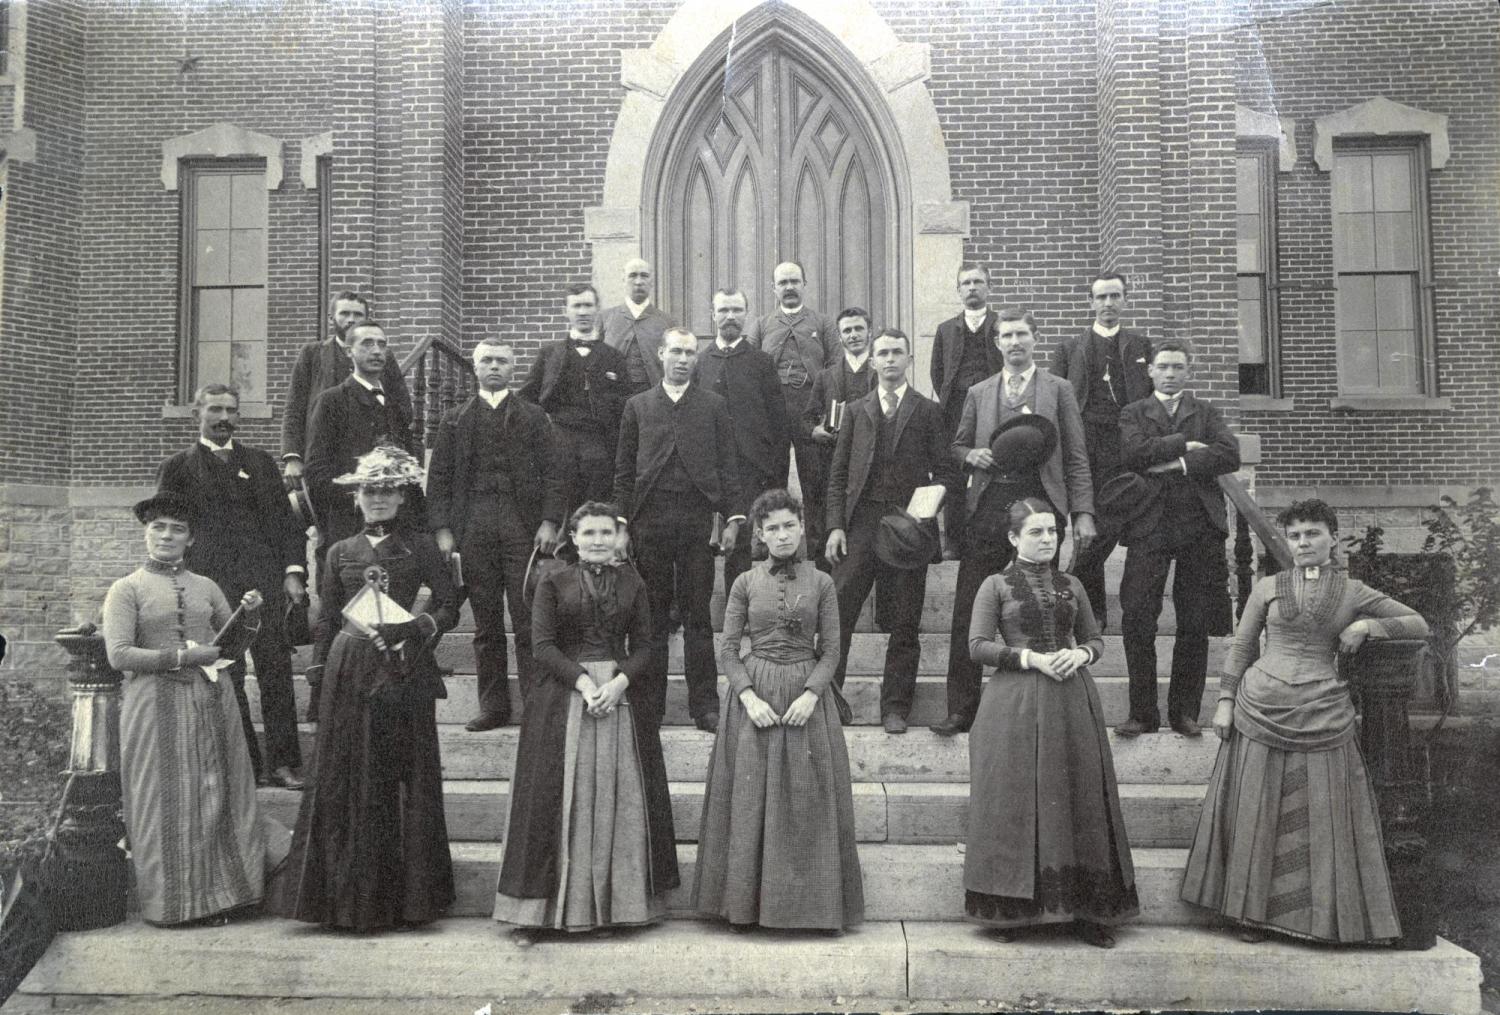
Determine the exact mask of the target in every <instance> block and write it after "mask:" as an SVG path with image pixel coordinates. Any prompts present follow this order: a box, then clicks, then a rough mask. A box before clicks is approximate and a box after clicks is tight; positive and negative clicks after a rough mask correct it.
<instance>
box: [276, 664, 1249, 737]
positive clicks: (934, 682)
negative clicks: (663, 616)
mask: <svg viewBox="0 0 1500 1015" xmlns="http://www.w3.org/2000/svg"><path fill="white" fill-rule="evenodd" d="M444 683H445V684H446V685H447V688H448V697H446V698H440V699H438V702H437V719H438V722H439V723H440V724H462V723H465V722H468V721H469V719H470V718H472V717H473V716H474V714H475V713H476V712H477V711H478V700H479V699H478V690H477V687H476V685H477V683H478V678H476V677H475V676H474V675H473V674H465V673H455V674H453V675H451V676H449V677H448V678H446V680H445V681H444ZM728 686H729V684H728V680H727V679H726V678H724V677H720V678H719V696H720V699H721V700H722V699H723V698H724V696H726V695H727V694H728V693H729V692H728ZM1094 686H1095V688H1096V689H1097V690H1098V692H1099V702H1100V704H1101V705H1102V706H1103V709H1104V721H1105V722H1106V723H1107V724H1109V725H1110V726H1114V725H1117V724H1119V723H1121V722H1124V721H1125V719H1126V718H1127V717H1128V716H1129V714H1130V687H1129V681H1128V680H1127V679H1126V678H1125V677H1124V676H1110V677H1104V676H1099V677H1095V678H1094ZM1167 687H1168V684H1167V680H1166V678H1164V677H1162V678H1158V679H1157V691H1156V697H1157V708H1158V709H1160V711H1161V714H1162V715H1163V716H1165V715H1166V714H1167ZM293 691H294V693H295V695H296V698H297V715H298V716H299V717H301V718H305V717H306V716H307V697H308V688H307V683H306V682H305V681H304V680H303V678H302V677H300V676H298V677H296V678H294V684H293ZM246 693H247V695H248V697H249V699H250V714H251V716H252V717H253V718H255V719H256V720H257V721H259V720H260V717H261V716H260V685H259V684H258V683H257V682H256V680H255V678H254V677H253V676H252V677H250V678H249V680H248V681H247V686H246ZM1218 694H1219V689H1218V686H1217V683H1216V681H1213V680H1210V681H1209V682H1208V683H1207V684H1206V685H1205V687H1204V690H1203V702H1202V705H1201V711H1200V713H1199V714H1200V715H1201V716H1202V717H1204V721H1205V722H1206V721H1207V717H1208V716H1211V715H1212V714H1213V707H1214V702H1215V700H1216V699H1217V698H1218ZM844 699H845V700H846V701H847V702H848V703H849V708H850V709H851V711H852V712H853V713H854V721H853V723H852V724H851V725H853V726H872V725H879V723H880V677H878V676H871V675H867V674H850V675H849V676H848V677H847V678H846V679H845V681H844ZM510 702H511V716H512V718H513V719H515V720H516V721H517V722H519V721H520V718H521V715H522V714H523V711H524V709H523V708H522V704H521V693H520V682H519V679H518V678H517V677H514V676H512V677H511V678H510ZM947 714H948V689H947V680H946V678H945V677H944V676H941V675H938V674H926V675H922V676H918V677H917V685H916V689H915V691H914V692H913V694H912V707H911V713H910V715H909V716H908V721H909V722H910V723H911V724H912V725H913V726H930V725H931V724H932V723H935V722H938V721H939V720H941V719H943V718H944V717H945V716H947ZM665 721H666V725H669V726H686V725H690V724H691V723H692V718H691V717H690V716H689V714H688V695H687V681H686V679H685V678H684V677H683V676H682V675H681V674H674V675H672V676H669V677H668V678H667V713H666V717H665Z"/></svg>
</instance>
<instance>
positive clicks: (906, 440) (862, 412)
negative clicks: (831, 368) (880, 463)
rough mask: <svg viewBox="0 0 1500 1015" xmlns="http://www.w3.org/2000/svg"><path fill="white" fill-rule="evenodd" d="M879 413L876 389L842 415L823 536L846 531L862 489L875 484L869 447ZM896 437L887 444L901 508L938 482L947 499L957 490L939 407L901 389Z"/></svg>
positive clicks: (872, 453) (876, 432)
mask: <svg viewBox="0 0 1500 1015" xmlns="http://www.w3.org/2000/svg"><path fill="white" fill-rule="evenodd" d="M882 414H883V410H882V408H881V402H880V388H879V387H876V388H874V389H872V390H871V391H870V393H869V394H868V395H866V396H865V397H864V398H861V399H860V400H859V401H857V402H850V403H849V405H848V406H847V407H846V408H845V410H844V425H843V426H842V427H840V428H839V440H838V444H836V445H835V446H834V449H833V465H832V467H831V468H830V469H829V470H828V507H827V509H826V511H827V518H828V531H830V532H832V531H833V530H834V529H847V528H848V527H849V522H850V520H851V519H852V518H853V517H854V509H855V508H856V507H858V506H859V499H860V497H862V496H864V493H865V488H866V487H868V486H872V485H873V484H874V482H875V476H874V468H875V445H876V442H877V441H878V440H879V433H880V417H881V415H882ZM895 425H896V432H895V434H894V437H893V439H892V441H891V448H892V449H893V450H892V461H893V467H894V469H895V471H896V485H897V487H898V490H897V493H898V496H899V497H900V500H901V503H900V505H899V506H901V507H905V506H906V502H907V501H909V500H910V499H911V494H912V491H913V490H915V489H916V488H917V487H919V486H929V485H931V484H934V483H940V484H942V485H943V486H945V487H947V488H948V496H949V497H952V496H954V491H955V490H957V489H958V466H957V465H955V464H954V462H953V458H952V456H951V455H950V454H949V451H948V445H949V441H950V437H949V434H948V428H947V425H946V423H945V422H944V419H943V410H942V408H941V407H940V406H939V405H938V404H937V403H936V402H934V401H933V400H932V399H930V398H924V397H923V396H922V395H920V394H918V393H917V390H916V389H915V388H912V387H908V388H907V389H906V394H905V395H904V396H902V398H901V406H900V408H898V409H897V410H896V423H895Z"/></svg>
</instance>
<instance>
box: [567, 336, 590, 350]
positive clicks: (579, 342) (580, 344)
mask: <svg viewBox="0 0 1500 1015" xmlns="http://www.w3.org/2000/svg"><path fill="white" fill-rule="evenodd" d="M568 341H569V342H572V343H573V348H575V349H589V348H592V347H593V345H594V339H592V338H570V339H568Z"/></svg>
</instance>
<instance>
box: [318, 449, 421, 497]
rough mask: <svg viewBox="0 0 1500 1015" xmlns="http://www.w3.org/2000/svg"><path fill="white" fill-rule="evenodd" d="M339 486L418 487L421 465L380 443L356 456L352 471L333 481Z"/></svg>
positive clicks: (409, 456) (401, 452) (403, 453)
mask: <svg viewBox="0 0 1500 1015" xmlns="http://www.w3.org/2000/svg"><path fill="white" fill-rule="evenodd" d="M334 482H335V483H337V484H338V485H339V486H358V487H363V488H370V487H401V486H421V485H422V466H421V464H420V463H418V462H417V460H416V459H415V458H413V457H412V456H411V454H410V453H408V452H406V451H403V450H401V449H400V448H398V447H393V446H392V445H389V444H382V445H380V446H378V447H377V448H375V450H373V451H371V452H369V453H368V454H363V455H360V456H359V461H357V462H356V463H355V464H354V471H353V472H350V473H346V474H344V475H342V476H340V477H338V478H337V479H335V480H334Z"/></svg>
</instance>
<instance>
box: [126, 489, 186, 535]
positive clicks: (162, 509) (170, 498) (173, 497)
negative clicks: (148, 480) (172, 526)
mask: <svg viewBox="0 0 1500 1015" xmlns="http://www.w3.org/2000/svg"><path fill="white" fill-rule="evenodd" d="M131 510H132V511H134V512H135V520H136V521H138V522H140V523H141V524H142V525H147V524H149V523H150V522H152V521H155V520H156V519H158V518H171V519H173V520H174V521H179V522H184V523H186V524H187V527H188V528H189V529H195V528H197V527H198V506H197V505H196V504H195V503H193V502H192V501H191V500H189V499H188V498H186V497H184V496H183V495H182V494H180V493H173V492H172V491H171V490H161V491H159V492H157V493H154V494H152V495H151V496H150V497H147V498H146V499H145V500H143V501H140V502H139V503H138V504H136V505H135V507H133V508H131Z"/></svg>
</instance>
